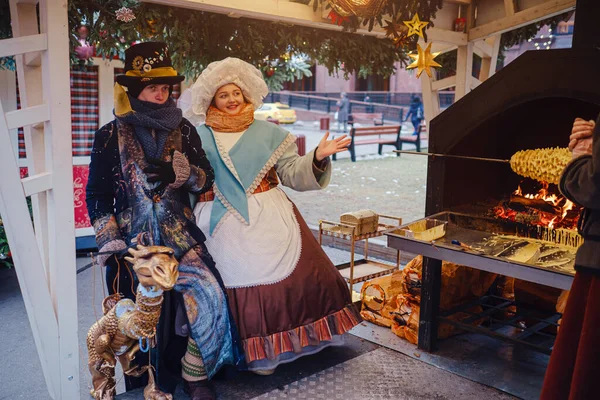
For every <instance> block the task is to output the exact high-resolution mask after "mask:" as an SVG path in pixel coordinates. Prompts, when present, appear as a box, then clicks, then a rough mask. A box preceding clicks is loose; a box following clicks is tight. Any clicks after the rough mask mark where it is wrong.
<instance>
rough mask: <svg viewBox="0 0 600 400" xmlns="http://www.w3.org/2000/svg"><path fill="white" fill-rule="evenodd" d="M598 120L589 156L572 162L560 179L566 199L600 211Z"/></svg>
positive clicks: (599, 139) (599, 130) (599, 136)
mask: <svg viewBox="0 0 600 400" xmlns="http://www.w3.org/2000/svg"><path fill="white" fill-rule="evenodd" d="M599 123H600V119H599V120H598V121H596V128H595V129H594V134H593V139H592V140H593V145H592V155H591V156H581V157H577V158H576V159H574V160H572V161H571V162H570V163H569V164H568V165H567V166H566V168H565V170H564V171H563V173H562V175H561V177H560V190H561V192H562V193H563V194H564V195H565V197H566V198H568V199H569V200H571V201H572V202H574V203H577V204H579V205H581V206H583V207H586V208H590V209H594V210H600V126H599V125H598V124H599Z"/></svg>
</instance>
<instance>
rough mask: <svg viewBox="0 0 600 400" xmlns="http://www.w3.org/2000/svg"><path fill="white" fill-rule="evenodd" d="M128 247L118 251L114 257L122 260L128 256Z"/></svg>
mask: <svg viewBox="0 0 600 400" xmlns="http://www.w3.org/2000/svg"><path fill="white" fill-rule="evenodd" d="M129 255H130V254H129V247H125V248H124V249H122V250H120V251H119V252H117V253H115V256H116V257H117V258H118V259H119V260H122V259H123V257H125V256H129Z"/></svg>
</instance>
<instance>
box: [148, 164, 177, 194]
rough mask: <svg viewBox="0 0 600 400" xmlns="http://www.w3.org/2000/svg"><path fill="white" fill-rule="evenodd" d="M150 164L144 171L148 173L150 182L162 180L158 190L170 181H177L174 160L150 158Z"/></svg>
mask: <svg viewBox="0 0 600 400" xmlns="http://www.w3.org/2000/svg"><path fill="white" fill-rule="evenodd" d="M148 164H150V165H149V166H147V167H146V168H144V173H145V174H146V175H147V178H146V180H147V181H148V183H153V182H160V185H159V186H158V187H157V188H156V191H161V190H162V189H164V188H166V187H167V185H168V184H169V183H173V182H175V178H176V176H175V170H174V169H173V162H169V161H163V160H159V159H156V158H151V159H149V160H148Z"/></svg>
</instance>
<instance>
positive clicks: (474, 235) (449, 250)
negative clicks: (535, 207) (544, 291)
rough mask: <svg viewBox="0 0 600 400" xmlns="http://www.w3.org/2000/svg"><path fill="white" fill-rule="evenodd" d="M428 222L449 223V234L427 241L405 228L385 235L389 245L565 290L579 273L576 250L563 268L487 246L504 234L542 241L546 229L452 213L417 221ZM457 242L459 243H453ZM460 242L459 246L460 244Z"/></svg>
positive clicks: (389, 231) (393, 230)
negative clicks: (519, 259)
mask: <svg viewBox="0 0 600 400" xmlns="http://www.w3.org/2000/svg"><path fill="white" fill-rule="evenodd" d="M427 220H437V221H443V222H445V223H446V234H445V235H444V236H443V237H440V238H438V239H435V240H429V241H425V240H419V239H418V238H410V237H407V236H406V235H405V234H404V232H402V231H401V229H402V227H400V228H396V229H390V230H388V231H386V232H385V234H386V236H387V237H388V246H389V247H392V248H395V249H398V250H404V251H408V252H411V253H413V254H422V255H424V256H427V257H431V258H436V259H440V260H445V261H450V262H455V263H457V264H462V265H467V266H471V267H474V268H478V269H482V270H486V271H490V272H495V273H500V274H503V275H507V276H514V277H516V278H520V279H525V280H528V281H532V282H537V283H541V284H546V285H549V286H553V287H559V288H562V289H568V288H569V287H570V284H571V282H572V280H573V276H574V274H575V271H574V269H573V261H574V253H575V250H574V249H573V250H572V255H571V258H572V260H571V261H570V262H569V263H568V264H565V265H562V266H561V267H560V268H551V267H545V266H540V265H536V263H535V262H521V261H518V260H515V259H511V258H510V252H509V251H507V250H508V249H509V247H510V246H509V244H510V243H508V244H507V245H506V246H507V247H502V245H501V244H500V247H498V246H493V245H492V246H486V245H485V244H486V243H489V242H490V240H492V239H497V238H498V237H501V235H507V236H512V237H516V238H515V239H516V240H517V241H518V238H523V239H531V240H540V238H541V237H542V236H543V229H541V228H538V227H537V226H531V225H526V224H521V223H518V222H511V221H504V220H498V219H493V218H487V217H481V216H475V215H469V214H461V213H454V212H449V211H448V212H441V213H438V214H434V215H431V216H429V217H426V218H423V219H421V220H418V221H415V222H419V221H427ZM408 225H411V224H408ZM453 241H455V242H454V243H453ZM456 241H458V243H459V244H456V243H457V242H456ZM540 242H541V241H540ZM524 267H526V268H524Z"/></svg>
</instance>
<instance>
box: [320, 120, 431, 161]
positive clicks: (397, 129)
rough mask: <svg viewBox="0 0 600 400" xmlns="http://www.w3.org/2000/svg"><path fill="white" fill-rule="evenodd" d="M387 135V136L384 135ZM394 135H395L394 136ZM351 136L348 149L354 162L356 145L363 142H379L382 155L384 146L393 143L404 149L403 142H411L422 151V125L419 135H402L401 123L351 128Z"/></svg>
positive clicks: (392, 144) (398, 148)
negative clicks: (365, 137)
mask: <svg viewBox="0 0 600 400" xmlns="http://www.w3.org/2000/svg"><path fill="white" fill-rule="evenodd" d="M375 135H377V136H378V137H376V138H374V137H370V138H367V139H357V138H360V137H361V136H375ZM383 135H386V137H382V136H383ZM392 135H393V136H392ZM349 136H350V138H351V139H352V141H351V142H350V145H349V146H348V151H350V159H351V160H352V162H354V161H356V151H355V146H359V145H362V144H377V145H378V147H379V148H378V151H377V152H378V153H379V154H380V155H381V153H382V151H383V146H385V145H391V146H394V147H395V148H396V149H397V150H402V143H411V144H414V145H415V146H416V148H417V151H421V127H419V130H418V133H417V135H412V131H411V135H410V136H403V135H402V126H401V125H387V126H366V127H362V128H354V127H353V128H352V129H350V134H349ZM396 156H400V153H397V154H396ZM331 158H332V160H333V161H336V159H337V157H336V154H334V155H333V156H332V157H331Z"/></svg>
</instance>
